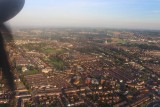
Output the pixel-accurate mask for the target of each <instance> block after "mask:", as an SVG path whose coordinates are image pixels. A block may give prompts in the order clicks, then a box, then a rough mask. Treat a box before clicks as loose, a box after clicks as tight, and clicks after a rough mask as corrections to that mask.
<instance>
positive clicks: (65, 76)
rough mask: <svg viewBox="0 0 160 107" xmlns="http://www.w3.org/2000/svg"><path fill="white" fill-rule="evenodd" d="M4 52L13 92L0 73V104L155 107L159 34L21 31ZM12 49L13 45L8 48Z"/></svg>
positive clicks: (159, 97)
mask: <svg viewBox="0 0 160 107" xmlns="http://www.w3.org/2000/svg"><path fill="white" fill-rule="evenodd" d="M13 35H14V43H13V42H7V43H6V50H7V51H8V57H9V58H10V62H11V66H12V72H13V74H14V83H15V92H11V91H10V90H9V88H8V86H7V85H6V84H5V81H6V80H5V78H3V73H2V71H1V73H0V79H1V83H0V103H1V104H9V103H10V102H13V103H14V105H15V107H153V106H155V107H158V106H157V105H158V104H159V105H160V31H151V30H150V31H149V30H148V31H147V30H119V29H116V30H115V29H103V28H24V29H23V28H21V29H18V28H17V29H15V30H14V32H13ZM13 44H14V45H13Z"/></svg>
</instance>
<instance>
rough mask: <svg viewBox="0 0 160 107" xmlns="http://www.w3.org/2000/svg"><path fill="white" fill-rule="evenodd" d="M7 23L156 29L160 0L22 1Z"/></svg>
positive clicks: (158, 21)
mask: <svg viewBox="0 0 160 107" xmlns="http://www.w3.org/2000/svg"><path fill="white" fill-rule="evenodd" d="M9 23H10V25H14V26H62V27H63V26H64V27H67V26H73V27H74V26H76V27H83V26H84V27H114V28H147V29H160V0H26V3H25V6H24V8H23V10H22V11H21V12H20V14H18V15H17V16H16V17H15V18H14V19H12V20H10V21H9Z"/></svg>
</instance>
